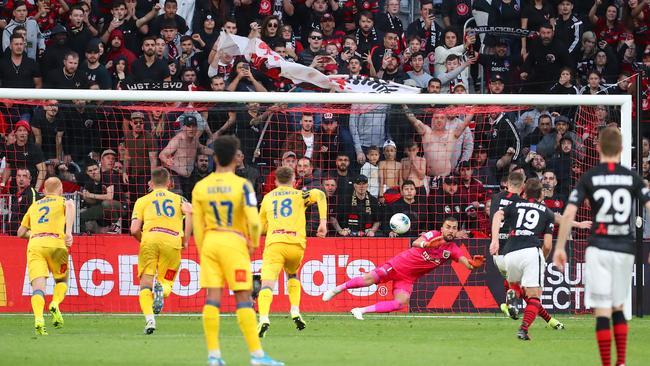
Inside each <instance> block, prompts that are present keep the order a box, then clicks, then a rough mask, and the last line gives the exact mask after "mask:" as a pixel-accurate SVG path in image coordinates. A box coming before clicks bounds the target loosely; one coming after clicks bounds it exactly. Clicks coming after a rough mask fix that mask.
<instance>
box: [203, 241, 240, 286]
mask: <svg viewBox="0 0 650 366" xmlns="http://www.w3.org/2000/svg"><path fill="white" fill-rule="evenodd" d="M224 282H225V283H227V284H228V288H229V289H230V290H232V291H250V290H251V289H252V288H253V275H252V274H251V258H250V255H249V254H248V246H247V245H246V240H245V239H244V238H243V237H241V236H240V235H238V234H235V233H227V232H215V231H210V232H208V233H206V236H205V239H204V240H203V246H202V248H201V272H200V274H199V284H200V285H201V287H202V288H223V287H224Z"/></svg>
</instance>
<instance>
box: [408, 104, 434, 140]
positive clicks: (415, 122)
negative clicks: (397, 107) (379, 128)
mask: <svg viewBox="0 0 650 366" xmlns="http://www.w3.org/2000/svg"><path fill="white" fill-rule="evenodd" d="M402 108H403V109H404V114H405V115H406V119H408V120H409V122H410V123H411V125H412V126H413V128H415V130H416V131H417V133H418V134H420V135H424V134H425V133H426V132H427V129H428V128H429V127H427V125H425V124H424V123H423V122H422V121H420V120H419V119H417V118H415V113H413V112H411V110H410V109H409V107H408V106H406V105H403V106H402Z"/></svg>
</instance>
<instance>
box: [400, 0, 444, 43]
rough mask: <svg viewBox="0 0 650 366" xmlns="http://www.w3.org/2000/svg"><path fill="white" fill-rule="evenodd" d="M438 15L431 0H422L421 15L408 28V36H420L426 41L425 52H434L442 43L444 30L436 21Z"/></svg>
mask: <svg viewBox="0 0 650 366" xmlns="http://www.w3.org/2000/svg"><path fill="white" fill-rule="evenodd" d="M435 20H436V16H435V14H434V11H433V2H432V1H431V0H420V16H419V17H418V18H417V19H415V20H414V21H413V22H412V23H411V24H409V26H408V28H407V29H406V37H407V38H410V37H411V36H418V37H420V39H421V40H422V41H423V43H424V54H426V55H428V54H429V53H432V52H434V50H435V49H436V47H438V46H439V45H440V44H441V43H442V31H441V30H440V28H439V26H438V25H437V24H436V22H435Z"/></svg>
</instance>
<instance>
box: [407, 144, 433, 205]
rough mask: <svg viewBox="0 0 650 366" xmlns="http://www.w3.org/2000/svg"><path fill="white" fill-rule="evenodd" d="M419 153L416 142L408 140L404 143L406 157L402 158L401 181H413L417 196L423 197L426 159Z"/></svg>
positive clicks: (424, 192) (424, 193)
mask: <svg viewBox="0 0 650 366" xmlns="http://www.w3.org/2000/svg"><path fill="white" fill-rule="evenodd" d="M419 153H420V146H419V145H418V143H417V142H415V141H410V142H409V143H408V144H407V145H406V157H405V158H403V159H402V182H406V181H411V182H413V185H414V186H415V190H416V191H417V196H418V197H424V196H426V194H427V190H426V188H425V187H424V178H425V177H426V173H427V161H426V159H425V158H423V157H421V156H418V154H419ZM402 185H403V184H402Z"/></svg>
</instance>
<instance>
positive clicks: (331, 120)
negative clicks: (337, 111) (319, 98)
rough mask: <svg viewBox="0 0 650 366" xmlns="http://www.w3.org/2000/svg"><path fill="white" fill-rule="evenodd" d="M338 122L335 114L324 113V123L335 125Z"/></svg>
mask: <svg viewBox="0 0 650 366" xmlns="http://www.w3.org/2000/svg"><path fill="white" fill-rule="evenodd" d="M334 122H336V118H334V113H329V112H328V113H324V114H323V122H322V123H334Z"/></svg>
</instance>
